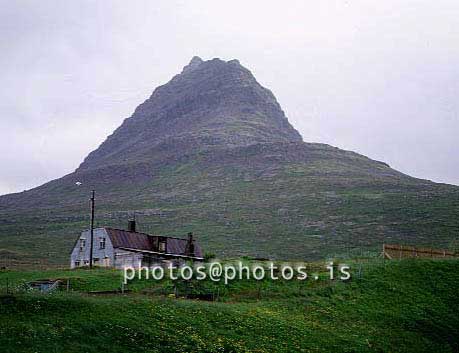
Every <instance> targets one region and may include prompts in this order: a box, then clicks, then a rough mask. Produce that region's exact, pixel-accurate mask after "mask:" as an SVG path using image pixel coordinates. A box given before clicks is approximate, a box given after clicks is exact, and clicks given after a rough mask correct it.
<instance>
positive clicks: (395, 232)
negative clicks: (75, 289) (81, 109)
mask: <svg viewBox="0 0 459 353" xmlns="http://www.w3.org/2000/svg"><path fill="white" fill-rule="evenodd" d="M76 182H80V183H81V185H80V186H78V185H76ZM93 188H94V189H95V190H96V200H97V209H96V210H97V211H96V217H97V223H98V224H99V225H106V226H115V227H124V224H125V222H126V221H127V219H128V218H129V217H131V216H132V215H133V214H134V213H135V214H136V217H137V219H138V220H139V223H140V224H139V226H140V229H141V230H143V231H145V232H151V233H167V234H174V235H182V234H186V232H188V231H193V232H195V234H196V236H197V238H198V239H199V241H200V242H201V244H202V245H203V247H204V249H207V251H208V252H215V253H217V254H218V255H219V256H239V255H251V256H256V257H270V258H284V259H318V258H322V257H323V256H326V255H332V254H340V255H343V254H348V253H362V252H364V251H367V250H371V251H374V250H376V249H378V248H379V247H380V246H382V243H383V242H391V243H393V242H399V243H404V244H417V245H432V246H435V247H454V246H456V245H455V244H456V243H457V237H458V235H457V229H458V227H459V223H458V220H457V216H456V215H457V214H458V211H459V202H458V200H459V197H458V196H459V188H458V187H455V186H451V185H445V184H436V183H433V182H430V181H426V180H421V179H416V178H413V177H410V176H407V175H405V174H402V173H400V172H398V171H396V170H394V169H392V168H390V167H389V166H388V165H387V164H386V163H383V162H379V161H374V160H371V159H369V158H367V157H365V156H362V155H359V154H357V153H354V152H350V151H344V150H341V149H338V148H336V147H332V146H329V145H325V144H318V143H306V142H303V139H302V137H301V136H300V134H299V133H298V132H297V131H296V130H295V129H294V128H293V127H292V125H291V124H290V123H289V122H288V120H287V118H286V116H285V114H284V112H283V111H282V109H281V107H280V105H279V103H278V102H277V101H276V98H275V97H274V95H273V94H272V93H271V92H270V91H269V90H268V89H266V88H264V87H262V86H261V85H260V84H259V83H258V82H257V81H256V79H255V78H254V76H253V75H252V74H251V72H250V71H249V70H247V69H246V68H244V67H243V66H241V64H240V63H239V62H238V61H237V60H231V61H227V62H225V61H223V60H220V59H213V60H208V61H203V60H201V59H200V58H198V57H194V58H193V59H192V60H191V62H190V63H189V64H188V65H187V66H185V67H184V69H183V70H182V72H181V73H180V74H178V75H176V76H175V77H173V78H172V79H171V80H170V81H169V82H168V83H167V84H165V85H163V86H160V87H158V88H156V89H155V90H154V92H153V94H152V95H151V96H150V97H149V98H148V99H147V100H146V101H145V102H144V103H142V104H140V105H139V106H138V107H137V109H136V110H135V112H134V113H133V115H132V116H131V117H129V118H127V119H126V120H125V121H124V122H123V123H122V125H121V126H120V127H119V128H118V129H116V130H115V131H114V133H113V134H112V135H110V136H109V137H108V138H107V139H106V140H105V141H104V142H103V143H102V144H101V145H100V146H99V148H97V149H96V150H95V151H93V152H91V153H90V154H89V155H88V156H87V157H86V158H85V160H84V161H83V162H82V163H81V165H80V166H79V167H78V168H77V169H76V170H75V172H73V173H71V174H69V175H66V176H64V177H62V178H60V179H57V180H53V181H51V182H49V183H46V184H44V185H42V186H39V187H37V188H35V189H32V190H29V191H25V192H22V193H17V194H10V195H4V196H1V197H0V261H1V258H2V256H3V259H9V260H8V261H11V262H13V263H17V264H20V263H23V264H31V263H33V262H34V261H38V260H42V261H47V262H49V263H65V262H66V261H67V260H68V259H67V257H68V251H70V248H71V246H72V244H73V241H74V239H75V237H76V236H77V234H78V233H79V232H80V231H81V230H82V229H85V228H87V226H88V215H87V213H88V212H87V210H88V209H87V202H88V196H89V192H90V190H91V189H93Z"/></svg>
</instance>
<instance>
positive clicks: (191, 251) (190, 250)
mask: <svg viewBox="0 0 459 353" xmlns="http://www.w3.org/2000/svg"><path fill="white" fill-rule="evenodd" d="M186 254H187V255H190V256H194V244H193V233H192V232H189V233H188V241H187V244H186Z"/></svg>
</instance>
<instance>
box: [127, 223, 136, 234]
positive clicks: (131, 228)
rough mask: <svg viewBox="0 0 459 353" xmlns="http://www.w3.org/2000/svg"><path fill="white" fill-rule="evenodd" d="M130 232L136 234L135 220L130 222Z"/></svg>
mask: <svg viewBox="0 0 459 353" xmlns="http://www.w3.org/2000/svg"><path fill="white" fill-rule="evenodd" d="M128 232H135V220H131V221H128Z"/></svg>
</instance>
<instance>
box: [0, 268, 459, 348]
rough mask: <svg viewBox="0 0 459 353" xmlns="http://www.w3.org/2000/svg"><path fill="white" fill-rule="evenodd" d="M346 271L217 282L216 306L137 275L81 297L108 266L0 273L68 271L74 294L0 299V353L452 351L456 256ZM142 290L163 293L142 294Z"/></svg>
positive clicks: (22, 276) (103, 280) (19, 278)
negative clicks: (342, 277)
mask: <svg viewBox="0 0 459 353" xmlns="http://www.w3.org/2000/svg"><path fill="white" fill-rule="evenodd" d="M352 267H353V268H354V270H353V278H352V280H351V281H348V282H329V281H325V280H324V281H318V282H306V283H305V282H302V283H298V282H261V283H259V282H257V283H255V282H243V283H239V282H236V283H232V284H231V285H230V286H229V287H228V288H227V289H226V290H223V286H222V291H221V293H222V294H221V297H220V300H219V301H218V302H205V301H198V300H186V299H172V298H170V297H169V296H167V283H161V284H156V283H140V282H139V281H135V282H133V283H132V284H130V286H131V287H132V289H133V290H134V292H133V293H132V294H130V295H125V296H120V295H118V296H115V295H112V296H91V295H87V294H83V293H82V292H84V291H88V290H95V289H104V290H105V289H110V288H116V287H117V286H119V283H120V274H119V273H118V272H116V271H103V270H97V271H84V270H78V271H69V270H67V271H53V272H37V271H32V272H18V271H2V272H0V285H1V286H2V287H1V288H0V290H3V291H4V290H5V282H6V278H7V277H8V278H9V281H10V286H13V288H15V286H17V285H19V284H20V283H22V282H23V281H25V280H30V279H33V278H35V279H39V278H50V277H52V278H68V277H70V278H71V283H72V286H74V289H75V291H74V292H70V293H68V292H60V293H55V294H50V295H40V294H35V293H28V294H18V295H15V296H13V297H11V296H10V297H5V296H2V297H1V299H0V300H1V305H0V315H1V318H2V320H1V321H0V351H1V352H46V353H49V352H99V351H104V352H141V351H142V352H457V351H458V349H459V339H458V337H459V299H458V296H457V293H458V290H459V262H458V261H429V260H416V261H414V260H404V261H400V262H398V261H394V262H386V263H385V264H384V263H382V262H381V261H373V262H370V263H367V264H366V265H365V266H363V267H362V269H361V270H360V271H357V268H358V266H357V265H356V264H354V263H353V264H352ZM357 272H359V273H360V276H358V275H357ZM203 285H204V284H203ZM151 286H153V287H157V286H160V287H161V286H162V289H163V290H164V294H166V295H165V296H163V295H159V294H155V293H159V292H158V291H154V290H150V291H149V292H148V293H149V294H148V295H147V294H142V290H143V291H145V290H146V289H149V288H150V287H151ZM260 288H261V289H260ZM150 289H151V288H150ZM255 293H258V294H255Z"/></svg>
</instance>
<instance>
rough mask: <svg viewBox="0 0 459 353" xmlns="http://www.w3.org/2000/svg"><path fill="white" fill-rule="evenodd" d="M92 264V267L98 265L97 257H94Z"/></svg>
mask: <svg viewBox="0 0 459 353" xmlns="http://www.w3.org/2000/svg"><path fill="white" fill-rule="evenodd" d="M92 263H93V264H94V265H98V264H99V258H98V257H95V258H94V260H93V261H92Z"/></svg>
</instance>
